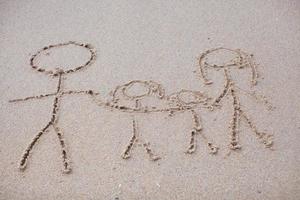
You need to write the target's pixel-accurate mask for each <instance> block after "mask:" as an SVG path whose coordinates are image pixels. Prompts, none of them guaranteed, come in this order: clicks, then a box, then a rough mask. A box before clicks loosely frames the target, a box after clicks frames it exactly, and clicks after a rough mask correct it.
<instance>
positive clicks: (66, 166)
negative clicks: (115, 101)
mask: <svg viewBox="0 0 300 200" xmlns="http://www.w3.org/2000/svg"><path fill="white" fill-rule="evenodd" d="M69 45H75V46H78V47H82V48H85V49H87V50H88V51H89V53H90V58H89V60H88V61H87V62H86V63H85V64H83V65H80V66H77V67H75V68H73V69H67V70H63V69H61V68H56V69H55V70H54V71H53V70H46V69H44V68H42V67H40V66H38V65H37V64H36V59H37V58H38V57H40V56H42V55H43V53H44V52H46V55H47V53H48V51H49V50H50V49H55V48H59V47H63V46H69ZM95 56H96V52H95V50H94V49H93V48H92V47H91V46H90V45H89V44H81V43H77V42H73V41H70V42H66V43H59V44H56V45H50V46H46V47H44V48H42V49H41V50H39V51H38V52H37V53H36V54H34V55H33V56H32V57H31V59H30V65H31V67H32V69H34V70H36V71H38V72H41V73H44V74H46V75H50V76H51V77H53V78H58V83H57V89H56V92H53V93H49V94H42V95H37V96H31V97H26V98H23V99H14V100H10V101H9V102H22V101H27V100H32V99H42V98H46V97H52V96H53V97H54V102H53V108H52V114H51V119H50V121H49V122H48V123H47V124H46V125H45V126H44V127H43V128H42V129H41V131H40V132H38V134H37V135H36V136H35V137H34V138H33V140H32V141H31V142H30V144H29V145H28V147H27V148H26V150H25V152H24V154H23V156H22V159H21V162H20V165H19V168H20V169H21V170H24V169H25V168H26V166H27V162H28V158H29V155H30V152H31V151H32V149H33V147H34V145H35V144H36V142H37V141H38V140H39V138H40V137H41V136H42V135H43V134H44V133H45V132H46V131H48V130H49V128H50V127H51V126H52V127H53V129H54V131H55V133H56V134H57V137H58V139H59V143H60V146H61V152H62V160H63V172H64V173H69V172H70V171H71V166H70V163H69V158H68V155H67V151H66V144H65V140H64V137H63V133H62V131H61V130H60V128H59V127H58V125H57V123H58V112H59V103H60V101H61V98H62V97H63V96H65V95H72V94H86V95H97V94H98V93H94V92H93V91H92V90H87V91H63V88H62V82H63V80H64V78H63V76H65V75H66V74H69V73H73V72H77V71H79V70H81V69H83V68H85V67H87V66H89V65H90V64H91V63H92V62H93V61H94V60H95Z"/></svg>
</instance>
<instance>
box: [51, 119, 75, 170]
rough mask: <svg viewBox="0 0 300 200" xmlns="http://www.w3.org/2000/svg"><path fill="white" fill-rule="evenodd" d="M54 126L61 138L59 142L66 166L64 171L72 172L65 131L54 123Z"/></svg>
mask: <svg viewBox="0 0 300 200" xmlns="http://www.w3.org/2000/svg"><path fill="white" fill-rule="evenodd" d="M53 128H54V130H55V132H56V135H57V137H58V139H59V143H60V146H61V153H62V160H63V166H64V169H63V172H64V173H70V172H71V166H70V162H69V159H68V155H67V150H66V144H65V140H64V137H63V133H62V131H61V130H60V129H59V128H58V127H56V126H54V125H53Z"/></svg>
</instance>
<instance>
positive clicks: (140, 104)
mask: <svg viewBox="0 0 300 200" xmlns="http://www.w3.org/2000/svg"><path fill="white" fill-rule="evenodd" d="M137 86H140V87H142V88H144V89H145V90H144V91H143V92H140V93H138V94H130V89H131V88H133V87H137ZM111 95H112V100H109V101H107V102H103V101H101V100H99V99H96V101H97V103H98V104H99V105H100V106H104V107H107V108H109V109H114V110H118V111H121V112H127V113H131V114H133V115H134V114H138V113H145V114H149V113H169V115H170V116H172V115H173V114H174V113H178V112H186V111H190V112H191V114H192V117H193V121H194V127H193V130H192V133H191V141H190V144H189V147H188V150H187V153H193V152H194V151H195V150H196V141H195V135H196V134H200V135H201V136H202V137H203V139H204V140H205V141H206V142H207V145H208V147H209V149H210V151H211V153H216V152H217V150H218V148H217V147H216V146H214V145H213V144H212V143H211V142H209V141H208V139H207V138H206V137H205V135H204V134H203V133H202V128H201V125H200V117H199V115H198V114H197V113H196V111H195V108H196V107H197V106H199V105H201V104H203V105H207V101H208V99H209V98H208V97H207V96H206V95H204V94H203V93H201V92H199V91H190V90H181V91H179V92H175V93H172V94H171V95H168V96H167V95H165V90H164V89H163V87H162V85H161V84H159V83H157V82H154V81H143V80H133V81H130V82H128V83H126V84H123V85H120V86H117V87H116V88H115V89H114V90H113V92H111ZM185 96H190V97H191V98H190V99H185V98H184V97H185ZM150 105H151V106H150ZM139 138H140V136H138V130H137V121H136V117H135V116H133V136H132V138H131V139H130V142H129V144H128V145H127V147H126V149H125V151H124V153H123V154H122V158H124V159H127V158H130V156H131V151H132V148H133V146H134V144H135V143H138V140H139ZM139 143H140V144H142V146H143V147H144V148H145V150H146V152H147V153H148V155H149V158H150V160H152V161H155V160H158V159H159V158H160V157H159V156H156V155H155V154H154V153H152V150H151V148H150V143H147V142H142V143H141V142H139Z"/></svg>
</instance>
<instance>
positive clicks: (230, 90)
mask: <svg viewBox="0 0 300 200" xmlns="http://www.w3.org/2000/svg"><path fill="white" fill-rule="evenodd" d="M222 53H225V54H226V53H231V54H233V55H234V56H233V58H232V59H231V60H228V61H227V62H224V63H222V64H211V63H209V61H208V57H209V56H210V55H212V54H222ZM208 68H210V69H216V70H222V71H223V74H224V79H225V83H224V87H223V90H222V92H221V94H219V96H218V97H217V98H216V99H215V100H214V102H213V104H212V105H213V107H216V106H218V105H220V103H221V101H222V100H223V99H224V97H225V96H226V95H230V97H231V98H232V112H233V115H232V119H231V122H230V145H229V147H230V149H231V150H236V149H240V148H241V145H240V144H239V138H238V133H239V124H240V121H241V120H242V119H243V120H244V121H245V122H246V123H247V124H248V126H249V127H250V128H251V130H252V131H253V132H254V133H255V135H256V137H257V138H258V139H259V140H260V141H261V142H262V143H263V144H264V145H265V147H267V148H270V147H271V146H272V145H273V141H272V135H270V134H267V133H265V132H261V131H259V130H258V129H257V127H256V126H255V124H254V123H253V122H252V121H251V119H250V118H249V117H248V115H247V114H246V112H245V111H244V110H243V109H242V107H241V103H240V100H239V96H238V94H237V91H238V90H239V89H240V88H239V87H238V86H237V84H236V82H235V81H233V79H232V78H231V76H230V71H231V69H232V68H236V69H244V68H250V69H251V85H252V86H254V85H256V84H257V78H258V73H257V70H256V64H255V62H254V61H253V55H249V54H247V53H245V52H243V51H241V50H239V49H237V50H232V49H228V48H223V47H220V48H216V49H211V50H208V51H206V52H204V53H203V54H201V55H200V58H199V69H200V75H201V77H202V79H203V80H204V83H205V84H206V85H209V84H212V83H213V82H212V81H211V80H209V79H208V78H207V75H206V70H207V69H208Z"/></svg>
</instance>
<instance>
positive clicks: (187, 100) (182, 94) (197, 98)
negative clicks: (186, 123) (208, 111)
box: [168, 89, 210, 107]
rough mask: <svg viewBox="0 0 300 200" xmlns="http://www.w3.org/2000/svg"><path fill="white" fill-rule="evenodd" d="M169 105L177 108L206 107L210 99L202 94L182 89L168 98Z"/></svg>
mask: <svg viewBox="0 0 300 200" xmlns="http://www.w3.org/2000/svg"><path fill="white" fill-rule="evenodd" d="M168 100H169V101H170V102H171V103H175V104H176V105H179V106H183V107H184V106H197V105H200V104H202V105H207V103H208V101H209V100H210V98H209V97H208V96H207V95H206V94H205V93H203V92H200V91H193V90H185V89H182V90H180V91H179V92H175V93H173V94H170V95H169V96H168Z"/></svg>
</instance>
